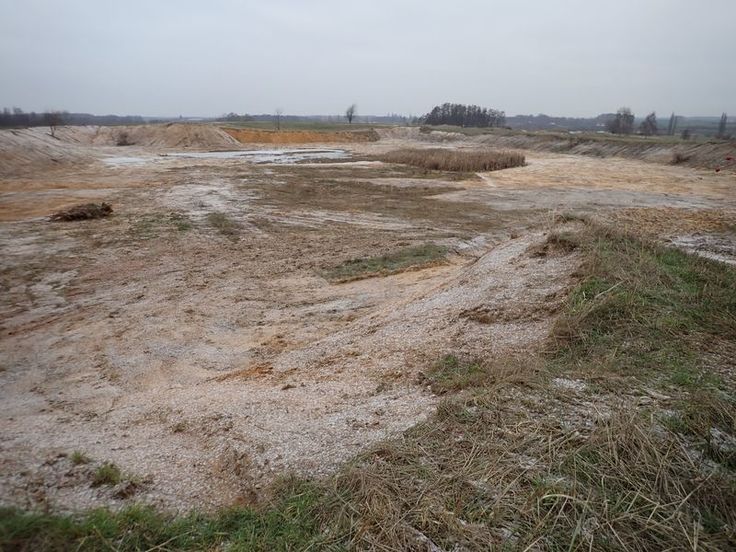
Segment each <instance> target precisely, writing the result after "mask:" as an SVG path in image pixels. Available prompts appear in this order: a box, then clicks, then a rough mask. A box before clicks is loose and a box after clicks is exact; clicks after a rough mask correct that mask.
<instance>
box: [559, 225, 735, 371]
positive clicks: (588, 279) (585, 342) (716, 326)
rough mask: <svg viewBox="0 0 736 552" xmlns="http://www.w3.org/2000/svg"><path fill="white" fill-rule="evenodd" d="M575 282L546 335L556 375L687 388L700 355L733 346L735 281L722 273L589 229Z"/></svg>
mask: <svg viewBox="0 0 736 552" xmlns="http://www.w3.org/2000/svg"><path fill="white" fill-rule="evenodd" d="M579 239H580V243H579V244H578V246H579V247H580V248H582V249H583V250H584V252H585V255H586V258H587V262H586V265H585V266H584V268H583V270H582V276H583V277H582V281H581V282H580V284H579V285H578V286H577V287H576V289H575V290H574V291H573V293H572V296H571V299H570V306H569V308H568V310H567V312H566V313H565V315H564V316H562V317H561V318H560V319H559V321H558V323H557V325H556V327H555V332H554V335H555V337H556V338H557V344H556V346H557V353H556V362H557V363H558V364H559V366H560V367H561V368H562V369H566V368H569V367H570V366H576V367H578V368H580V369H582V370H584V371H588V372H591V371H598V372H600V371H601V370H605V371H606V372H608V373H610V372H616V373H617V374H618V375H623V376H632V377H635V378H644V379H646V378H648V377H649V376H650V375H651V374H652V373H653V372H659V373H664V374H669V375H670V376H671V378H672V380H673V382H674V383H676V384H678V385H682V384H687V383H688V380H689V379H691V375H693V374H697V373H698V372H699V371H700V369H701V368H702V355H703V353H705V352H706V350H707V349H708V348H709V347H711V348H717V347H718V343H719V342H723V341H728V340H734V339H736V278H734V274H733V270H732V269H731V268H729V267H728V266H726V265H723V264H720V263H717V262H715V261H711V260H708V259H704V258H701V257H697V256H694V255H689V254H687V253H684V252H682V251H679V250H675V249H667V248H663V247H659V246H655V245H648V244H644V243H642V242H640V241H638V240H636V239H634V238H631V237H627V236H617V235H615V234H613V233H610V232H608V231H605V230H603V229H600V228H598V229H596V228H590V229H589V230H588V231H587V232H585V233H583V235H582V237H580V238H579Z"/></svg>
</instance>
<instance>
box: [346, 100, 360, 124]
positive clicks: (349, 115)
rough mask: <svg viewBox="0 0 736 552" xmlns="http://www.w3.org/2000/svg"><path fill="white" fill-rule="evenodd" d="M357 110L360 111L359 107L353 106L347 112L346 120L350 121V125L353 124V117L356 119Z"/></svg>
mask: <svg viewBox="0 0 736 552" xmlns="http://www.w3.org/2000/svg"><path fill="white" fill-rule="evenodd" d="M356 109H358V106H357V105H355V104H353V105H351V106H350V107H348V108H347V109H346V110H345V118H346V119H347V120H348V124H352V123H353V117H355V111H356Z"/></svg>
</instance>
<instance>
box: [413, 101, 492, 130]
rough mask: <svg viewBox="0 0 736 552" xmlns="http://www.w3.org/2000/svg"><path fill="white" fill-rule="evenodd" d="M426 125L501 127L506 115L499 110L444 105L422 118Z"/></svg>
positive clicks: (436, 107) (451, 104)
mask: <svg viewBox="0 0 736 552" xmlns="http://www.w3.org/2000/svg"><path fill="white" fill-rule="evenodd" d="M420 122H421V123H422V124H425V125H454V126H461V127H501V126H504V125H505V124H506V114H505V113H504V112H503V111H499V110H497V109H489V108H486V107H480V106H477V105H464V104H455V103H444V104H442V105H437V106H435V107H434V108H432V111H430V112H429V113H427V114H426V115H424V116H423V117H421V118H420Z"/></svg>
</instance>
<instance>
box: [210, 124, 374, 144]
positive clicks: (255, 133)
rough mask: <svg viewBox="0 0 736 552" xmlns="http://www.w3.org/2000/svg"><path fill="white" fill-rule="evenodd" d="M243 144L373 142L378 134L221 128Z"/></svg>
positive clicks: (370, 132) (357, 131) (371, 131)
mask: <svg viewBox="0 0 736 552" xmlns="http://www.w3.org/2000/svg"><path fill="white" fill-rule="evenodd" d="M222 130H223V131H224V132H226V133H227V134H228V135H230V136H232V137H233V138H234V139H235V140H237V141H238V142H240V143H243V144H326V143H335V142H336V143H344V142H375V141H376V140H379V139H380V136H379V135H378V133H377V132H376V131H375V130H356V131H338V132H312V131H305V130H282V131H275V130H256V129H250V128H245V129H236V128H225V129H222Z"/></svg>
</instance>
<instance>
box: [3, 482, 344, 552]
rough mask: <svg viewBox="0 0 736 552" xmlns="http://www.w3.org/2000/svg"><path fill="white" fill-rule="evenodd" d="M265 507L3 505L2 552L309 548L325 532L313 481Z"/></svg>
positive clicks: (292, 488) (295, 486)
mask: <svg viewBox="0 0 736 552" xmlns="http://www.w3.org/2000/svg"><path fill="white" fill-rule="evenodd" d="M283 495H284V496H283V498H279V499H277V500H276V501H275V502H274V503H273V504H271V505H270V507H268V508H265V509H263V510H260V511H259V510H257V509H252V508H244V507H241V508H232V509H225V510H222V511H220V512H218V513H217V514H213V515H204V514H201V513H196V512H193V513H191V514H189V515H186V516H182V517H169V516H165V515H163V514H161V513H158V512H156V511H155V510H154V509H152V508H148V507H141V506H134V507H130V508H126V509H123V510H121V511H119V512H111V511H109V510H93V511H90V512H87V513H85V514H83V515H80V516H69V515H49V514H46V513H40V512H22V511H20V510H16V509H8V508H6V509H0V547H1V548H2V550H4V551H7V552H11V551H21V550H45V551H53V552H56V551H59V552H61V551H66V550H79V551H95V550H119V551H128V550H129V551H141V550H197V551H199V550H233V551H235V550H243V551H246V550H247V551H251V550H252V551H264V552H265V551H271V550H305V549H307V548H308V547H310V546H317V545H319V544H320V543H321V542H329V541H330V539H329V537H323V536H320V532H319V529H320V522H319V518H318V516H317V513H316V508H317V505H318V503H319V498H320V494H319V492H318V490H317V489H316V487H314V486H311V485H308V484H304V483H301V484H297V483H293V484H290V485H289V486H288V487H287V488H286V489H285V490H284V491H283Z"/></svg>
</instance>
